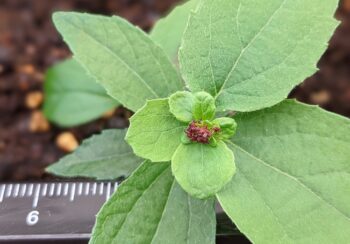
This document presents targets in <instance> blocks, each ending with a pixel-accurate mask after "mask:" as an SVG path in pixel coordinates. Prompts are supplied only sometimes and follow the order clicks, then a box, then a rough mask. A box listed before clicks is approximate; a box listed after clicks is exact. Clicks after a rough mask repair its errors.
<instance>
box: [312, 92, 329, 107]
mask: <svg viewBox="0 0 350 244" xmlns="http://www.w3.org/2000/svg"><path fill="white" fill-rule="evenodd" d="M310 98H311V101H312V103H315V104H319V105H324V104H326V103H328V102H329V101H330V99H331V95H330V94H329V92H328V91H326V90H322V91H319V92H315V93H312V94H311V97H310Z"/></svg>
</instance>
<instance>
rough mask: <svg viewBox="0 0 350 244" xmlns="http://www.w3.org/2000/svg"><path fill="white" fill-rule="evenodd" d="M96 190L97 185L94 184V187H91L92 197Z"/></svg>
mask: <svg viewBox="0 0 350 244" xmlns="http://www.w3.org/2000/svg"><path fill="white" fill-rule="evenodd" d="M96 190H97V183H96V182H95V183H94V185H93V186H92V195H93V196H95V195H96Z"/></svg>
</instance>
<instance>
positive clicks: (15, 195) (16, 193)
mask: <svg viewBox="0 0 350 244" xmlns="http://www.w3.org/2000/svg"><path fill="white" fill-rule="evenodd" d="M19 187H20V184H16V185H15V190H14V191H13V197H14V198H16V197H18V194H19Z"/></svg>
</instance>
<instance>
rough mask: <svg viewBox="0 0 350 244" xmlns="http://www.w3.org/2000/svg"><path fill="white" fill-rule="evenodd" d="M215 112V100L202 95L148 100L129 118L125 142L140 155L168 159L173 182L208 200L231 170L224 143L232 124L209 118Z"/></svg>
mask: <svg viewBox="0 0 350 244" xmlns="http://www.w3.org/2000/svg"><path fill="white" fill-rule="evenodd" d="M166 102H167V103H168V104H166ZM215 112H216V107H215V99H214V98H213V97H212V96H211V95H210V94H208V93H206V92H198V93H195V94H192V93H190V92H186V91H183V92H176V93H175V94H172V95H171V96H170V98H169V99H164V100H150V101H149V102H148V103H147V104H146V105H145V106H144V107H143V108H141V109H140V110H139V111H138V112H137V113H135V115H134V116H133V117H132V118H131V119H130V127H129V130H128V133H127V135H126V140H127V141H128V142H129V143H130V145H131V147H132V148H133V149H134V152H135V153H136V154H137V155H138V156H140V157H143V158H147V159H150V160H153V161H161V160H171V162H172V163H171V164H172V170H173V174H174V176H175V178H176V180H177V181H178V183H179V184H180V185H181V186H182V187H183V188H184V189H185V190H186V191H187V192H188V193H189V194H191V195H192V196H195V197H198V198H208V197H210V196H213V195H215V193H217V192H218V191H219V190H220V189H222V187H223V186H224V185H226V184H227V183H228V182H229V181H230V180H231V178H232V176H233V174H234V172H235V163H234V156H233V152H232V151H231V150H230V149H229V148H228V147H227V146H226V145H225V143H224V141H225V140H229V139H230V138H231V137H232V136H233V135H234V132H235V130H236V122H235V121H234V119H232V118H225V117H223V118H217V119H215V120H214V116H215ZM176 120H177V121H176ZM147 143H149V145H152V148H150V149H149V148H148V146H146V144H147ZM153 145H157V146H156V148H155V147H153ZM160 155H162V156H163V157H160ZM157 159H158V160H157ZM198 172H201V173H200V174H199V173H198Z"/></svg>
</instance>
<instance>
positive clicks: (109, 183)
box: [106, 182, 111, 201]
mask: <svg viewBox="0 0 350 244" xmlns="http://www.w3.org/2000/svg"><path fill="white" fill-rule="evenodd" d="M110 196H111V182H108V184H107V191H106V201H107V200H108V199H109V197H110Z"/></svg>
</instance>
